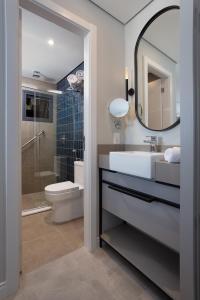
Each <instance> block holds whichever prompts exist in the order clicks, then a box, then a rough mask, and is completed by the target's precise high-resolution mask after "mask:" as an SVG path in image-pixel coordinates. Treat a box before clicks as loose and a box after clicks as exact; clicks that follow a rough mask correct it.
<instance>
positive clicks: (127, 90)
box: [125, 67, 135, 101]
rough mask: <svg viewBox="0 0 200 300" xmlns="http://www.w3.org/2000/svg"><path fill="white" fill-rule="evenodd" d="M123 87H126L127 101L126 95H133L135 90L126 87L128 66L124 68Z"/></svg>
mask: <svg viewBox="0 0 200 300" xmlns="http://www.w3.org/2000/svg"><path fill="white" fill-rule="evenodd" d="M125 89H126V101H128V96H133V95H134V94H135V90H134V89H133V88H130V89H129V88H128V68H127V67H126V68H125Z"/></svg>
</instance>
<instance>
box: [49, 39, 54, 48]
mask: <svg viewBox="0 0 200 300" xmlns="http://www.w3.org/2000/svg"><path fill="white" fill-rule="evenodd" d="M48 44H49V46H51V47H52V46H54V40H53V39H49V40H48Z"/></svg>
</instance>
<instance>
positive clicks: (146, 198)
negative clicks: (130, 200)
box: [108, 185, 154, 203]
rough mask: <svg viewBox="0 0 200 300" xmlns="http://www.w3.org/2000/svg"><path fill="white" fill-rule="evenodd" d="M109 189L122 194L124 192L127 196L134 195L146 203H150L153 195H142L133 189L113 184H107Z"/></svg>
mask: <svg viewBox="0 0 200 300" xmlns="http://www.w3.org/2000/svg"><path fill="white" fill-rule="evenodd" d="M108 188H109V189H111V190H113V191H116V192H119V193H122V194H125V195H128V196H131V197H134V198H138V199H140V200H142V201H144V202H147V203H152V202H153V201H154V197H151V196H149V195H144V194H142V193H138V192H136V191H134V190H130V189H126V188H121V187H118V186H113V185H109V186H108Z"/></svg>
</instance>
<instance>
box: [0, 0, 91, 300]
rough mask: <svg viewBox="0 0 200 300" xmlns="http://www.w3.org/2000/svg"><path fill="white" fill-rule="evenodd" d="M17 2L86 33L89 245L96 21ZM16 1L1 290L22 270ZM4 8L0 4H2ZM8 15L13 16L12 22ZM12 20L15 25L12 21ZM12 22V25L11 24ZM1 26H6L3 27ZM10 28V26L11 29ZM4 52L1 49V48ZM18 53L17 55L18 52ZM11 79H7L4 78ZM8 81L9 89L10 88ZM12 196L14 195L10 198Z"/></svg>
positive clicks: (11, 8) (6, 107)
mask: <svg viewBox="0 0 200 300" xmlns="http://www.w3.org/2000/svg"><path fill="white" fill-rule="evenodd" d="M20 6H21V7H22V8H24V9H27V10H29V11H31V12H33V13H35V14H38V15H40V16H42V17H45V18H46V19H50V20H51V21H53V22H55V23H56V24H60V25H61V26H64V27H67V28H70V30H71V31H72V32H76V33H77V32H79V33H80V32H81V33H82V34H83V37H84V62H85V76H86V80H85V90H84V99H85V102H86V107H85V108H84V109H85V110H86V112H87V116H86V118H85V124H84V127H85V128H84V131H85V138H86V139H85V140H86V143H85V155H84V159H85V162H86V168H85V182H86V189H85V198H86V201H85V202H84V215H85V216H86V222H85V223H84V236H85V239H84V245H85V246H86V248H87V249H89V250H93V249H95V247H96V245H97V220H96V215H97V214H96V211H97V192H96V188H97V186H96V181H97V177H96V174H97V167H96V166H97V154H96V152H97V151H96V150H97V142H96V99H97V95H96V94H97V93H96V65H97V55H96V54H97V46H96V27H95V26H94V25H93V24H91V23H88V22H87V21H85V20H83V19H81V18H80V17H77V16H76V15H74V14H72V13H71V12H69V11H67V10H65V9H64V8H62V7H60V6H58V5H56V4H55V3H53V2H51V1H46V0H45V1H43V0H42V1H20ZM18 9H19V3H18V1H11V2H8V1H4V10H6V18H5V34H6V37H8V38H7V39H6V38H5V36H4V35H3V37H4V42H5V49H6V53H7V55H6V57H5V60H4V63H5V70H6V72H5V95H6V96H5V99H6V101H5V102H4V103H3V109H2V111H6V112H7V111H9V114H7V117H6V136H9V137H10V138H9V139H8V140H7V139H6V141H5V148H6V157H8V158H9V159H8V160H7V159H6V160H5V162H6V165H5V168H6V176H5V177H6V178H5V181H6V187H5V195H6V215H5V217H6V220H7V224H9V226H7V227H6V229H5V231H6V233H5V234H6V245H5V247H6V249H7V252H6V254H7V255H6V258H4V259H5V260H6V264H5V274H6V278H5V282H3V284H2V285H1V286H0V296H2V295H3V296H4V297H5V296H6V295H10V294H12V293H14V292H15V291H16V290H17V288H18V286H19V272H20V256H21V255H20V234H21V233H20V219H21V218H20V214H21V209H20V208H21V180H20V175H19V174H20V170H21V138H20V132H21V128H20V125H21V110H20V107H19V103H18V101H8V100H9V99H21V95H20V94H21V79H20V75H21V74H19V70H20V69H21V68H20V63H21V57H20V53H21V51H20V44H19V35H20V32H19V25H20V20H19V16H18V13H17V11H18ZM2 11H3V10H2ZM11 20H12V22H10V21H11ZM14 24H15V25H14ZM13 26H14V27H13ZM3 28H4V27H3ZM13 28H14V30H13ZM2 53H3V54H4V52H2ZM18 55H19V56H18ZM8 83H9V84H8ZM9 86H12V89H11V88H9ZM13 199H15V201H13Z"/></svg>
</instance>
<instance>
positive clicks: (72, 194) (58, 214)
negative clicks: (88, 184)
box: [45, 161, 84, 223]
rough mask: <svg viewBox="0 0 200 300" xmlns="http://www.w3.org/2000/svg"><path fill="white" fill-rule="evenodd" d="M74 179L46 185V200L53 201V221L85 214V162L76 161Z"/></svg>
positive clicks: (57, 221) (62, 221)
mask: <svg viewBox="0 0 200 300" xmlns="http://www.w3.org/2000/svg"><path fill="white" fill-rule="evenodd" d="M74 181H75V183H73V182H71V181H64V182H60V183H55V184H50V185H48V186H46V187H45V197H46V200H48V201H49V202H51V203H52V221H53V222H54V223H64V222H67V221H70V220H73V219H76V218H80V217H82V216H83V200H84V162H83V161H75V162H74Z"/></svg>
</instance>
